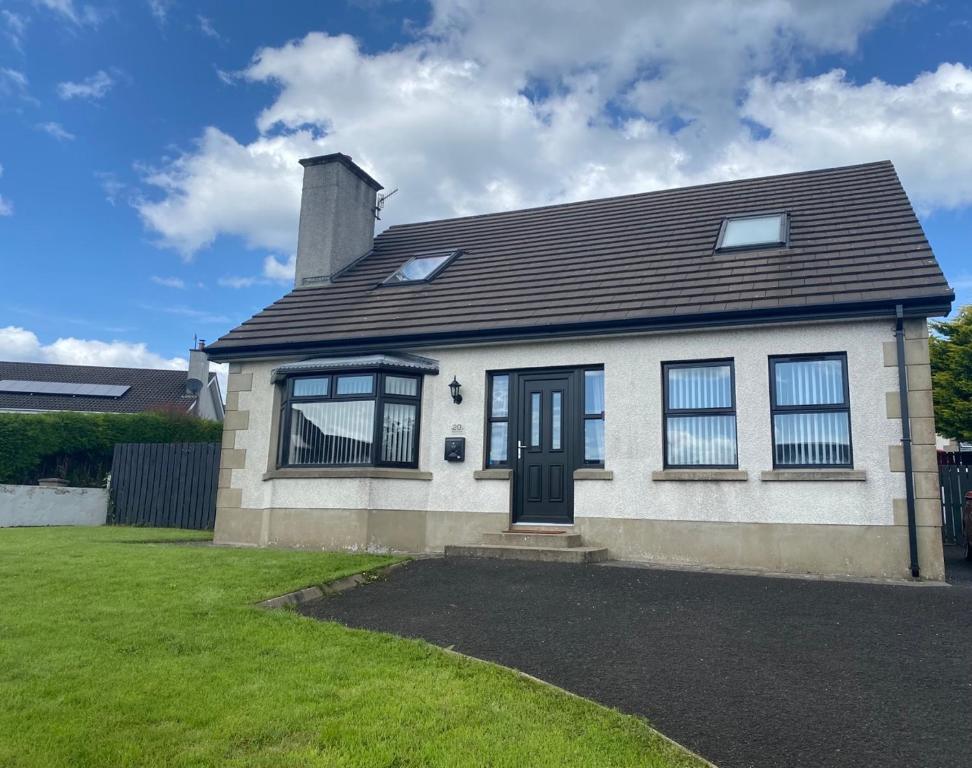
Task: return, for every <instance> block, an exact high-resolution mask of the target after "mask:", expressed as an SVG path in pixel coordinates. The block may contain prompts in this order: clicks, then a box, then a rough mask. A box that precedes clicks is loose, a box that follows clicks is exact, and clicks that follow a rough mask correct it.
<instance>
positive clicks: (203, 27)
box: [196, 13, 223, 42]
mask: <svg viewBox="0 0 972 768" xmlns="http://www.w3.org/2000/svg"><path fill="white" fill-rule="evenodd" d="M196 22H197V23H198V24H199V31H200V32H202V33H203V34H204V35H205V36H206V37H211V38H212V39H213V40H218V41H219V42H222V41H223V36H222V35H221V34H219V32H217V31H216V27H214V26H213V20H212V19H210V18H208V17H207V16H203V15H202V14H201V13H199V14H196Z"/></svg>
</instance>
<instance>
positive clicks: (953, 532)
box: [938, 464, 972, 544]
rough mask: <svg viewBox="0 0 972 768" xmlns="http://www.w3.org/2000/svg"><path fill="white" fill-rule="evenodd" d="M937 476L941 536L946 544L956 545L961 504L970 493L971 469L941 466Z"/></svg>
mask: <svg viewBox="0 0 972 768" xmlns="http://www.w3.org/2000/svg"><path fill="white" fill-rule="evenodd" d="M938 476H939V478H940V480H941V483H942V536H943V538H944V539H945V543H946V544H958V543H959V542H962V541H964V539H963V538H962V504H963V503H964V501H965V494H966V493H967V492H968V491H972V467H970V466H963V465H961V464H941V465H939V467H938Z"/></svg>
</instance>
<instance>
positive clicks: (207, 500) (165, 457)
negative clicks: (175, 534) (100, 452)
mask: <svg viewBox="0 0 972 768" xmlns="http://www.w3.org/2000/svg"><path fill="white" fill-rule="evenodd" d="M219 449H220V444H219V443H119V444H118V445H116V446H115V453H114V457H113V459H112V463H111V490H110V494H109V505H108V522H109V523H112V524H114V525H147V526H154V527H157V528H192V529H195V530H211V529H212V527H213V524H214V523H215V521H216V486H217V480H218V477H219Z"/></svg>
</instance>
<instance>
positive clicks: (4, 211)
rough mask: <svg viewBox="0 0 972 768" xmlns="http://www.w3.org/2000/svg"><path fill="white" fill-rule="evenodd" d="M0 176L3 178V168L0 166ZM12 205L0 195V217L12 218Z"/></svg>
mask: <svg viewBox="0 0 972 768" xmlns="http://www.w3.org/2000/svg"><path fill="white" fill-rule="evenodd" d="M0 176H3V166H2V165H0ZM13 211H14V209H13V203H11V202H10V201H9V200H7V199H5V198H4V196H3V195H0V216H13Z"/></svg>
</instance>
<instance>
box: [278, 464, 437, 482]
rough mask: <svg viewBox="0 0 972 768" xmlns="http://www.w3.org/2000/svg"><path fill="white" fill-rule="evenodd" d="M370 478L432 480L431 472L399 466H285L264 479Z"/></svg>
mask: <svg viewBox="0 0 972 768" xmlns="http://www.w3.org/2000/svg"><path fill="white" fill-rule="evenodd" d="M287 478H289V479H295V480H296V479H304V480H308V479H310V480H317V479H323V478H356V479H362V478H370V479H374V480H431V479H432V473H431V472H423V471H422V470H420V469H402V468H399V467H300V468H298V467H283V468H281V469H271V470H269V471H268V472H265V473H264V474H263V479H264V480H284V479H287Z"/></svg>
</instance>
